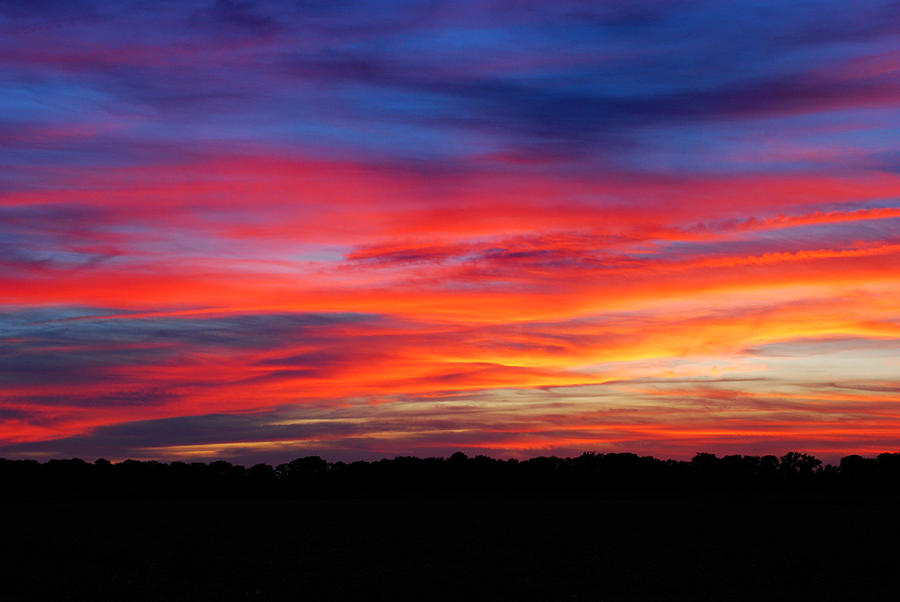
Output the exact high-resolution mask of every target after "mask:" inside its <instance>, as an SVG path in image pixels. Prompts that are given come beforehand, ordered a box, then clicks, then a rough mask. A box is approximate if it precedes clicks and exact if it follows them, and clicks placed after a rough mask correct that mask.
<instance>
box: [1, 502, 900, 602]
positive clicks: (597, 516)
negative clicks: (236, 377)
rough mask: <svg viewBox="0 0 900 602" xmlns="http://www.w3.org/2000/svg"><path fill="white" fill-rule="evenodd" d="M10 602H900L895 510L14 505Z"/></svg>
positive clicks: (808, 505)
mask: <svg viewBox="0 0 900 602" xmlns="http://www.w3.org/2000/svg"><path fill="white" fill-rule="evenodd" d="M0 505H2V511H3V538H2V542H3V548H4V549H5V550H6V551H7V552H9V554H8V555H7V558H6V560H5V561H3V565H2V566H3V568H2V573H0V577H2V595H0V598H2V599H4V600H91V601H98V602H99V601H104V600H121V601H127V600H166V601H177V600H396V599H417V600H472V599H476V600H492V601H498V600H598V601H600V600H610V601H612V600H692V601H694V600H715V601H722V600H754V601H759V600H798V599H810V600H854V601H858V600H896V599H897V595H898V594H897V590H896V587H897V585H898V581H897V576H898V575H900V562H898V559H900V552H898V546H900V543H898V542H900V504H898V503H897V501H896V500H874V501H865V502H860V501H854V502H841V503H835V502H822V501H810V500H806V501H796V500H794V501H791V500H769V501H759V500H757V501H748V500H730V501H729V500H716V501H711V500H704V499H702V498H697V499H692V500H685V499H657V500H646V499H612V500H611V499H598V498H586V497H581V498H573V497H571V496H570V497H565V498H547V497H542V498H535V497H530V498H521V497H518V498H511V497H508V498H489V499H483V498H480V499H475V498H471V497H470V498H459V499H446V498H444V499H433V498H431V499H410V498H406V499H380V500H340V501H330V500H313V501H296V500H295V501H292V500H175V501H173V500H161V501H134V500H119V501H116V500H99V501H98V500H82V501H53V502H51V501H31V502H23V501H16V502H5V503H2V504H0Z"/></svg>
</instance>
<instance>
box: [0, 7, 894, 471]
mask: <svg viewBox="0 0 900 602" xmlns="http://www.w3.org/2000/svg"><path fill="white" fill-rule="evenodd" d="M898 140H900V3H898V2H886V1H879V0H865V1H862V0H861V1H858V2H852V3H851V2H846V1H841V2H829V1H824V0H823V1H817V2H806V1H800V0H798V1H794V2H783V1H781V0H777V1H757V0H740V1H731V0H713V1H681V0H671V1H667V0H658V1H649V0H648V1H645V0H637V1H629V2H580V1H578V2H576V1H572V0H553V1H528V0H523V1H517V2H513V1H511V0H477V1H476V0H455V1H453V2H431V1H419V2H405V1H393V0H380V1H378V2H363V1H355V0H335V1H325V0H298V1H288V0H271V1H263V2H252V3H251V2H243V1H239V0H216V1H210V0H202V1H183V0H178V1H174V0H171V1H166V0H153V1H150V0H146V1H144V0H132V1H116V2H95V1H92V0H22V1H16V0H12V1H10V0H0V456H2V457H11V458H37V459H46V458H52V457H81V458H84V459H88V460H92V459H95V458H99V457H105V458H108V459H111V460H114V461H118V460H122V459H126V458H136V459H157V460H163V461H171V460H189V461H209V460H213V459H215V460H219V459H224V460H228V461H232V462H236V463H243V464H252V463H255V462H269V463H277V462H283V461H287V460H290V459H292V458H295V457H298V456H308V455H320V456H322V457H324V458H326V459H329V460H333V461H335V460H342V461H350V460H356V459H374V458H381V457H394V456H397V455H418V456H447V455H449V454H451V453H452V452H454V451H456V450H462V451H464V452H466V453H468V454H471V455H477V454H485V455H490V456H494V457H501V458H509V457H518V458H525V457H530V456H536V455H551V454H555V455H561V456H565V455H574V454H580V453H581V452H583V451H596V452H635V453H639V454H642V455H644V454H647V455H655V456H657V457H662V458H689V457H691V456H693V455H694V454H695V453H696V452H699V451H703V452H712V453H718V454H733V453H741V454H770V453H771V454H776V455H780V454H783V453H785V452H787V451H790V450H797V451H804V452H807V453H812V454H815V455H816V456H818V457H820V458H823V459H825V460H834V459H837V458H840V457H841V456H843V455H847V454H851V453H859V454H863V455H873V454H876V453H879V452H884V451H898V449H900V144H898V142H897V141H898Z"/></svg>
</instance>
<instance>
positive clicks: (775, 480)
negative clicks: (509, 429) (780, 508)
mask: <svg viewBox="0 0 900 602" xmlns="http://www.w3.org/2000/svg"><path fill="white" fill-rule="evenodd" d="M0 483H2V485H3V494H4V495H6V496H15V495H42V494H43V495H46V494H50V495H53V494H56V495H64V494H67V493H77V494H89V493H98V494H102V493H104V492H106V493H116V494H120V495H137V496H141V495H149V496H156V495H214V496H229V495H294V496H296V495H345V494H350V495H368V494H378V495H393V494H409V493H418V494H440V493H478V492H483V493H491V494H497V493H504V492H510V493H528V492H540V493H574V492H592V493H604V492H608V493H631V494H634V493H640V492H646V493H656V494H658V493H680V492H685V493H690V492H745V493H753V492H760V493H765V492H773V493H777V492H784V493H798V492H809V493H823V494H829V493H840V494H847V493H862V494H870V493H879V492H881V493H900V454H897V453H884V454H881V455H879V456H878V457H877V458H864V457H861V456H857V455H853V456H847V457H845V458H843V459H842V460H841V462H840V464H839V465H837V466H832V465H823V464H822V462H821V461H820V460H818V459H817V458H815V457H814V456H811V455H808V454H803V453H798V452H790V453H788V454H785V455H784V456H782V457H780V458H778V457H776V456H740V455H732V456H725V457H722V458H720V457H717V456H715V455H713V454H708V453H699V454H697V455H696V456H695V457H694V458H693V459H692V460H690V461H679V460H659V459H657V458H653V457H649V456H637V455H635V454H631V453H612V454H596V453H584V454H582V455H580V456H577V457H573V458H557V457H538V458H532V459H529V460H524V461H517V460H496V459H493V458H489V457H486V456H477V457H474V458H469V457H467V456H466V455H465V454H463V453H461V452H457V453H455V454H453V455H452V456H450V457H449V458H424V459H423V458H415V457H397V458H394V459H391V460H388V459H385V460H380V461H376V462H362V461H360V462H352V463H344V462H335V463H331V462H326V461H325V460H323V459H322V458H320V457H318V456H309V457H305V458H298V459H296V460H293V461H292V462H288V463H286V464H281V465H279V466H277V467H272V466H269V465H266V464H257V465H255V466H252V467H250V468H245V467H244V466H240V465H235V464H231V463H229V462H224V461H215V462H211V463H209V464H206V463H201V462H195V463H190V464H187V463H184V462H172V463H168V464H167V463H162V462H155V461H148V462H140V461H135V460H126V461H124V462H119V463H116V464H113V463H111V462H109V461H107V460H103V459H100V460H97V461H96V462H94V463H92V464H91V463H88V462H85V461H83V460H79V459H71V460H50V461H48V462H46V463H43V464H42V463H39V462H36V461H34V460H2V459H0Z"/></svg>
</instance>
